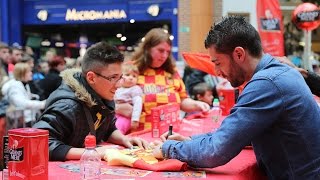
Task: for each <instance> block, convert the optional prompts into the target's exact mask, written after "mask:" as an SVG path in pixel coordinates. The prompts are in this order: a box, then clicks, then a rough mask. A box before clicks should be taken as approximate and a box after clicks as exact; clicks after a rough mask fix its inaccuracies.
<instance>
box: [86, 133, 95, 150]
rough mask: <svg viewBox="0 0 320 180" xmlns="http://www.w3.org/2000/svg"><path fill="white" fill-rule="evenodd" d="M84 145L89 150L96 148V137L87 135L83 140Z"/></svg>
mask: <svg viewBox="0 0 320 180" xmlns="http://www.w3.org/2000/svg"><path fill="white" fill-rule="evenodd" d="M84 145H85V147H87V148H88V147H89V148H92V147H93V148H94V147H96V137H95V136H94V135H91V134H89V135H87V136H86V138H85V140H84Z"/></svg>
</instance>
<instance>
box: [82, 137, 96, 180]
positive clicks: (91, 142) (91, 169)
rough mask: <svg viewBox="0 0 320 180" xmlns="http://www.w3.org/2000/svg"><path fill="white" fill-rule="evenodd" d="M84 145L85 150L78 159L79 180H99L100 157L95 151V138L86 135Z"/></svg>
mask: <svg viewBox="0 0 320 180" xmlns="http://www.w3.org/2000/svg"><path fill="white" fill-rule="evenodd" d="M84 144H85V147H86V149H85V151H84V152H83V154H82V155H81V159H80V173H81V179H85V180H89V179H90V180H91V179H95V180H96V179H100V164H101V157H100V155H99V153H98V152H97V150H96V137H95V136H93V135H87V136H86V138H85V142H84Z"/></svg>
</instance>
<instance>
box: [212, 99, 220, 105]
mask: <svg viewBox="0 0 320 180" xmlns="http://www.w3.org/2000/svg"><path fill="white" fill-rule="evenodd" d="M213 106H220V102H219V99H218V98H214V100H213Z"/></svg>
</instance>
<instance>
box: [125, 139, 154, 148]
mask: <svg viewBox="0 0 320 180" xmlns="http://www.w3.org/2000/svg"><path fill="white" fill-rule="evenodd" d="M122 144H123V145H124V146H125V147H127V148H132V147H133V146H134V145H137V146H139V148H142V149H148V148H149V143H148V142H147V141H146V140H144V139H141V138H138V137H125V138H124V139H123V143H122Z"/></svg>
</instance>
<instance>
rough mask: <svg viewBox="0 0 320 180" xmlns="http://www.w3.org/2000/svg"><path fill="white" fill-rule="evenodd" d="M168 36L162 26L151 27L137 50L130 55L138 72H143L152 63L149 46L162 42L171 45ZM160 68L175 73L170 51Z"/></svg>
mask: <svg viewBox="0 0 320 180" xmlns="http://www.w3.org/2000/svg"><path fill="white" fill-rule="evenodd" d="M169 37H170V35H169V33H168V32H167V31H166V30H165V29H162V28H154V29H151V30H150V31H149V32H148V33H147V34H146V35H145V37H144V41H142V42H141V43H140V44H139V47H138V49H137V51H136V52H135V53H134V54H133V56H132V60H133V61H134V62H135V64H136V65H137V67H138V69H139V72H140V73H143V72H144V71H145V70H146V69H147V68H149V66H150V65H151V63H152V58H151V55H150V50H151V48H153V47H155V46H157V45H158V44H160V43H162V42H167V43H168V44H169V45H170V46H172V42H171V40H170V38H169ZM161 68H162V69H164V70H165V71H167V72H169V73H171V74H174V73H175V62H174V59H173V57H172V53H171V52H170V54H169V56H168V59H167V60H166V62H165V63H164V64H163V65H162V66H161Z"/></svg>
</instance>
